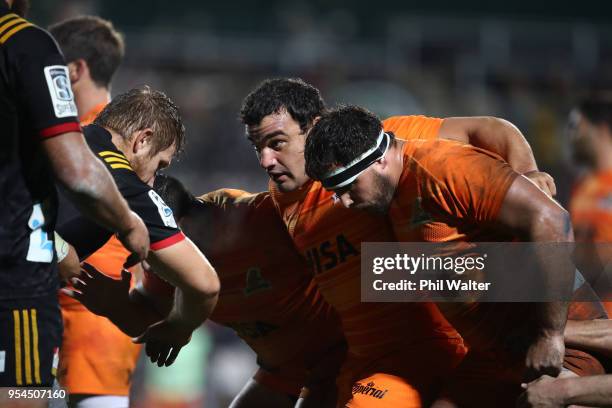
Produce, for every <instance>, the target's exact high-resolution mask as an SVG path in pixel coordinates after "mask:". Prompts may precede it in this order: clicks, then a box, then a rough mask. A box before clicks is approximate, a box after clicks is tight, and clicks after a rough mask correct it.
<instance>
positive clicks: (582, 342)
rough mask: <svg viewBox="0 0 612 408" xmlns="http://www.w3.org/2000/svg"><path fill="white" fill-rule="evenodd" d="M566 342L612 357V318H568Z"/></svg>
mask: <svg viewBox="0 0 612 408" xmlns="http://www.w3.org/2000/svg"><path fill="white" fill-rule="evenodd" d="M565 344H566V345H568V346H570V347H580V348H583V349H585V350H589V351H594V352H596V353H600V354H602V355H605V356H606V357H610V358H612V320H608V319H595V320H580V321H578V320H568V321H567V324H566V326H565Z"/></svg>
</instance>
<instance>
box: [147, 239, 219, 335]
mask: <svg viewBox="0 0 612 408" xmlns="http://www.w3.org/2000/svg"><path fill="white" fill-rule="evenodd" d="M147 261H148V263H149V264H150V265H151V267H152V268H153V270H154V271H155V273H156V274H158V275H159V276H161V277H162V278H163V279H164V280H166V281H168V282H169V283H171V284H172V285H173V286H175V287H176V291H175V296H174V304H173V307H172V310H171V311H170V313H169V315H168V318H167V319H168V320H172V321H175V322H180V324H181V325H182V326H184V327H186V328H188V329H191V330H193V329H195V328H196V327H198V326H199V325H200V324H201V323H202V322H203V321H204V320H206V319H207V318H208V316H210V314H211V313H212V310H213V308H214V306H215V304H216V303H217V298H218V294H219V285H220V284H219V278H218V277H217V274H216V272H215V270H214V269H213V267H212V266H211V265H210V263H209V262H208V260H207V259H206V257H204V255H203V254H202V253H201V252H200V250H199V249H198V248H197V247H196V246H195V245H194V244H193V242H191V240H189V239H188V238H186V239H184V240H182V241H180V242H178V243H177V244H174V245H172V246H170V247H168V248H164V249H161V250H158V251H151V252H150V253H149V257H148V258H147Z"/></svg>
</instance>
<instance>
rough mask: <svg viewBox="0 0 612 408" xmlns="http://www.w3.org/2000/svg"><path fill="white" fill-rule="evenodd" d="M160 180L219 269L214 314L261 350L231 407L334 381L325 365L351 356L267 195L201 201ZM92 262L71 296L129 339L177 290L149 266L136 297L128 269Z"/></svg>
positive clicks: (277, 401)
mask: <svg viewBox="0 0 612 408" xmlns="http://www.w3.org/2000/svg"><path fill="white" fill-rule="evenodd" d="M155 186H156V189H157V191H158V192H159V193H160V195H161V196H162V197H163V198H164V200H165V201H166V202H167V203H168V205H170V206H171V207H172V208H173V210H174V213H175V215H176V217H177V219H178V220H179V222H180V224H181V227H182V229H183V231H184V232H185V234H186V235H187V236H189V237H190V238H191V239H193V241H194V243H195V244H196V245H197V246H198V247H199V248H200V250H202V251H203V252H205V253H206V254H207V256H208V258H209V259H210V261H211V262H212V263H213V265H215V269H216V270H217V273H218V274H219V278H220V280H221V292H220V295H219V301H218V303H217V306H216V308H215V310H214V312H213V314H212V315H211V316H210V318H211V319H212V320H213V321H215V322H216V323H219V324H222V325H225V326H228V327H230V328H232V329H234V330H235V331H236V333H237V334H238V335H239V336H240V337H241V338H242V339H243V340H244V341H245V342H246V343H247V344H248V345H249V346H250V347H251V348H252V349H253V350H254V351H255V353H256V354H257V362H258V364H259V367H260V368H259V370H258V371H257V373H256V374H255V375H254V377H253V378H252V379H251V380H250V381H249V382H248V383H247V384H246V385H245V387H244V389H243V390H242V391H241V392H240V394H239V395H238V396H237V397H236V398H235V400H234V401H233V403H232V405H231V406H232V407H233V408H239V407H242V408H245V407H261V406H266V407H278V408H284V407H292V406H294V405H295V402H296V400H297V398H298V396H299V394H300V388H302V387H303V386H307V387H309V388H312V387H318V386H320V385H321V384H322V383H323V384H325V386H326V388H328V383H329V382H330V381H331V382H332V384H333V381H334V378H335V374H336V373H335V372H333V371H331V372H330V371H329V370H327V367H328V365H329V366H331V367H332V368H333V367H337V365H338V364H339V363H334V362H333V361H332V362H331V363H330V360H337V361H341V360H342V359H343V357H344V341H343V337H342V333H341V330H340V324H339V321H338V318H337V316H336V314H335V312H334V311H333V310H332V309H331V307H330V306H329V305H327V304H326V303H325V302H324V301H323V300H322V298H321V296H320V294H319V292H318V291H317V290H316V287H315V286H314V284H313V282H312V277H311V274H310V272H309V270H308V268H307V266H306V264H305V262H304V260H303V259H302V258H301V257H300V256H299V254H298V253H297V252H296V251H295V249H294V248H293V244H292V242H291V239H290V238H289V236H288V234H287V232H286V229H285V227H284V225H283V223H282V221H281V220H280V217H279V216H278V214H277V212H276V210H275V208H274V205H273V202H272V200H271V198H270V195H269V194H268V193H259V194H251V193H247V192H244V191H240V190H230V189H223V190H217V191H213V192H211V193H208V194H204V195H202V196H200V197H198V198H197V199H196V198H195V197H193V196H192V195H191V194H190V193H188V192H187V191H186V190H185V188H184V187H183V186H182V185H181V184H180V182H178V181H177V180H174V179H172V178H169V177H164V176H159V177H157V178H156V182H155ZM262 231H265V233H263V234H262ZM85 267H86V268H87V271H88V272H87V274H83V277H82V282H79V283H77V285H76V290H78V291H79V292H76V293H74V294H73V295H74V296H75V297H76V298H77V299H79V300H81V301H82V302H83V304H84V305H85V306H87V307H88V308H89V309H90V310H92V311H93V312H94V313H97V314H100V315H101V316H105V317H107V318H109V319H110V320H111V321H112V322H113V323H115V324H117V326H118V327H119V328H121V329H122V330H123V331H124V332H125V333H127V334H128V335H135V334H137V333H139V332H141V331H142V330H143V329H144V328H145V327H146V326H147V325H148V324H150V323H151V322H152V321H156V320H159V315H158V314H157V313H156V312H155V311H154V310H152V309H151V308H150V306H148V305H150V304H151V302H153V303H154V304H156V305H157V308H156V309H155V310H159V311H161V312H162V313H165V308H166V307H167V306H164V303H165V302H167V300H168V299H171V297H172V290H173V288H172V286H169V285H168V284H167V283H165V282H163V281H161V280H160V279H159V278H157V277H156V276H155V275H154V274H152V273H150V272H149V271H147V272H146V273H145V278H144V280H143V281H142V283H141V284H139V285H138V286H137V287H136V289H135V290H133V291H132V293H131V300H130V298H129V297H128V290H129V274H127V273H125V272H124V274H123V276H122V280H113V279H112V278H110V277H107V276H105V275H103V274H101V273H100V272H98V271H96V270H95V269H94V268H91V267H89V266H88V265H86V266H85ZM334 403H335V398H333V397H332V401H331V404H332V405H326V404H325V402H324V401H320V400H317V401H316V403H315V405H316V406H319V407H325V406H333V404H334Z"/></svg>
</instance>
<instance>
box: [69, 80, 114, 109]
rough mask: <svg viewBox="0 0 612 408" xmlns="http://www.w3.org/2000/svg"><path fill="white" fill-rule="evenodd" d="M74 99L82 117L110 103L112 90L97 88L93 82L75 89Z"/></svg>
mask: <svg viewBox="0 0 612 408" xmlns="http://www.w3.org/2000/svg"><path fill="white" fill-rule="evenodd" d="M73 89H74V99H75V102H76V105H77V109H78V111H79V114H80V115H81V116H84V115H87V114H88V113H89V112H91V110H92V109H94V108H95V107H96V106H98V105H100V104H102V103H108V102H109V101H110V90H109V89H108V88H105V87H99V86H97V85H96V84H95V83H94V82H93V81H89V82H88V83H82V84H79V85H77V86H74V87H73Z"/></svg>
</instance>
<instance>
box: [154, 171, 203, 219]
mask: <svg viewBox="0 0 612 408" xmlns="http://www.w3.org/2000/svg"><path fill="white" fill-rule="evenodd" d="M153 189H154V190H155V191H156V192H157V193H158V194H159V196H160V197H161V198H162V199H163V200H164V202H165V203H166V205H167V206H168V207H170V209H171V210H172V212H173V213H174V217H175V218H176V220H177V221H178V220H179V219H180V218H183V217H184V216H186V215H187V214H188V213H189V210H190V209H191V204H192V203H193V202H194V200H195V197H194V196H193V194H191V193H190V192H189V190H187V188H186V187H185V186H184V185H183V183H181V182H180V181H179V180H178V179H176V178H174V177H172V176H167V175H165V174H160V175H157V176H156V177H155V182H154V183H153Z"/></svg>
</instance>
